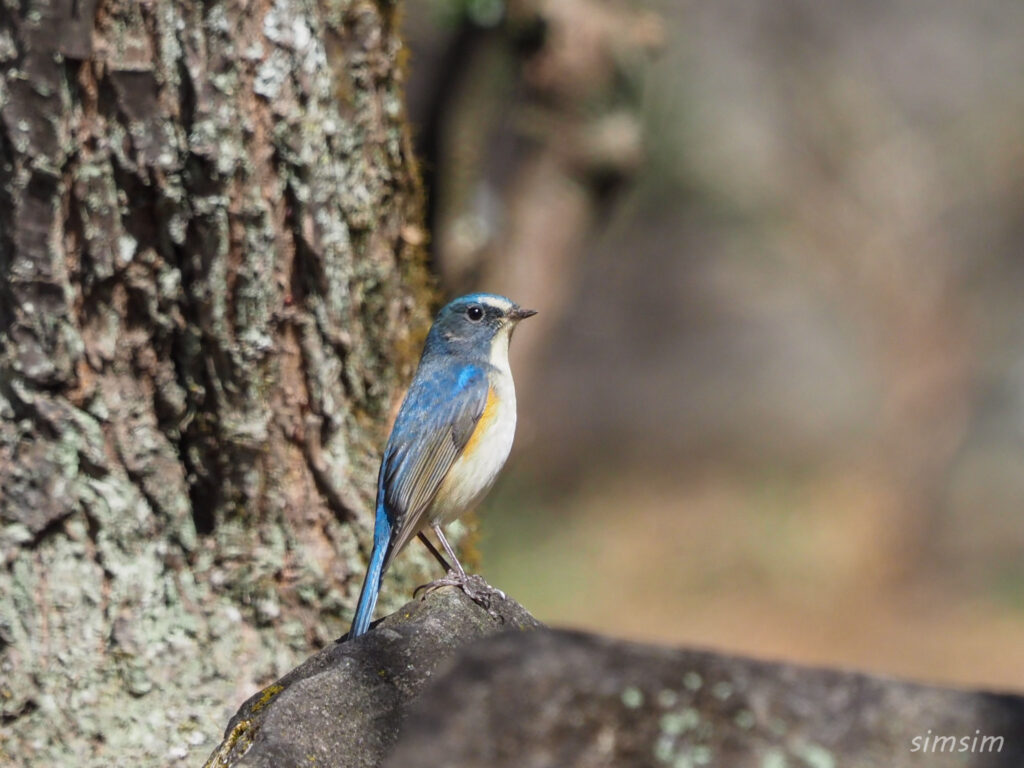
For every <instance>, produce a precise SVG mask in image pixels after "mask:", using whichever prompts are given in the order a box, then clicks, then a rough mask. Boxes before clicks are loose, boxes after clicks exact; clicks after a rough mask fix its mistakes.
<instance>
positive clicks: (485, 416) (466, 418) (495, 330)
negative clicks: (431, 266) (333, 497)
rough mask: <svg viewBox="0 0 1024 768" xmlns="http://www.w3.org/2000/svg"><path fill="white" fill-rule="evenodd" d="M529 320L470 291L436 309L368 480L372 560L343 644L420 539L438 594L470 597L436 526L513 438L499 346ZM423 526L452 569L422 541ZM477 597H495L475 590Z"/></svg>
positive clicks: (479, 485) (510, 396)
mask: <svg viewBox="0 0 1024 768" xmlns="http://www.w3.org/2000/svg"><path fill="white" fill-rule="evenodd" d="M535 314H537V313H536V312H534V311H533V310H530V309H521V308H520V307H519V306H518V305H517V304H515V303H513V302H512V301H510V300H509V299H506V298H505V297H504V296H496V295H494V294H488V293H475V294H470V295H469V296H462V297H461V298H458V299H455V300H454V301H452V302H451V303H450V304H448V305H447V306H446V307H444V309H442V310H441V311H440V312H439V313H438V315H437V317H436V318H435V320H434V325H433V327H431V329H430V333H429V334H428V335H427V340H426V343H425V344H424V347H423V355H422V357H421V358H420V364H419V367H418V368H417V369H416V375H415V377H413V380H412V384H411V385H410V387H409V391H408V392H407V393H406V395H405V400H404V401H403V402H402V407H401V409H400V410H399V412H398V417H397V418H396V419H395V425H394V427H392V429H391V437H389V438H388V443H387V447H386V448H385V449H384V457H383V459H382V460H381V464H380V474H379V475H378V477H377V517H376V523H375V525H374V531H373V552H372V554H371V555H370V564H369V566H368V567H367V570H366V579H365V581H364V582H363V589H362V592H361V593H360V595H359V605H358V607H357V608H356V615H355V618H354V619H353V620H352V629H351V630H349V635H348V636H349V638H350V639H351V638H355V637H359V635H362V634H363V633H364V632H366V630H367V629H368V628H369V626H370V620H371V619H372V618H373V609H374V607H375V606H376V605H377V595H378V594H379V593H380V585H381V579H382V578H383V576H384V573H385V572H386V571H387V569H388V567H389V566H390V565H391V563H392V561H393V560H394V559H395V556H396V555H397V554H398V553H399V552H401V551H402V548H403V547H405V545H406V544H408V543H409V541H410V539H412V537H413V536H417V535H418V536H419V537H420V539H421V540H422V541H423V543H424V544H426V545H427V547H428V548H429V549H430V551H431V552H432V553H433V554H434V556H435V557H436V558H437V559H438V561H439V562H440V563H441V564H442V566H443V567H444V568H445V569H447V571H448V574H447V576H446V577H445V578H443V579H439V580H438V581H434V582H431V583H430V584H428V585H426V587H425V588H426V589H428V590H429V589H433V588H435V587H438V586H458V587H461V588H462V589H463V590H464V591H465V592H466V593H467V594H468V595H469V596H470V597H473V598H474V599H478V598H480V597H481V595H480V592H481V590H479V589H477V588H474V587H472V586H470V584H469V579H470V577H468V576H467V575H466V571H465V570H464V569H463V567H462V565H461V564H460V563H459V561H458V558H456V557H455V553H454V552H453V551H452V548H451V546H450V545H449V544H448V541H447V539H445V536H444V531H443V530H442V526H443V525H445V524H446V523H449V522H451V521H452V520H454V519H456V518H457V517H459V516H460V515H462V514H463V513H465V512H466V511H467V510H469V509H471V508H472V507H473V506H474V505H475V504H476V503H477V502H479V501H480V500H481V499H482V498H483V496H484V494H486V493H487V491H488V490H489V489H490V487H491V485H492V484H493V483H494V480H495V478H496V477H497V476H498V472H499V471H500V470H501V468H502V466H503V465H504V464H505V459H507V458H508V453H509V450H511V448H512V438H513V436H514V435H515V431H516V391H515V385H514V384H513V382H512V371H511V370H510V369H509V364H508V344H509V340H510V339H511V338H512V332H513V331H514V330H515V328H516V325H517V324H518V323H519V321H520V320H523V319H524V318H527V317H530V316H532V315H535ZM427 526H430V527H431V528H432V529H433V530H434V533H435V534H436V535H437V538H438V539H439V540H440V542H441V546H442V547H444V551H445V552H446V553H447V555H448V557H449V558H451V560H452V562H453V563H454V568H453V567H452V566H450V565H449V564H448V562H447V561H446V560H445V559H444V557H442V556H441V554H440V553H438V552H437V550H436V549H434V547H433V545H431V544H430V541H429V540H428V539H427V538H426V537H425V536H424V535H423V531H424V529H425V528H426V527H427ZM483 591H485V592H497V590H494V589H493V588H490V587H486V585H485V587H484V590H483Z"/></svg>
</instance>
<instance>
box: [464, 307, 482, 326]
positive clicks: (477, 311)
mask: <svg viewBox="0 0 1024 768" xmlns="http://www.w3.org/2000/svg"><path fill="white" fill-rule="evenodd" d="M466 317H468V318H469V319H470V320H472V321H473V322H474V323H479V322H480V321H481V320H483V318H484V311H483V309H481V308H480V306H479V305H477V304H473V305H471V306H470V307H469V309H467V310H466Z"/></svg>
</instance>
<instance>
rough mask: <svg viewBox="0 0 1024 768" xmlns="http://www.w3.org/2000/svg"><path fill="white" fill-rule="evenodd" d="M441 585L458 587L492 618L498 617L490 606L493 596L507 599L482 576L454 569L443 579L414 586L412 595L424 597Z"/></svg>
mask: <svg viewBox="0 0 1024 768" xmlns="http://www.w3.org/2000/svg"><path fill="white" fill-rule="evenodd" d="M441 587H458V588H459V589H461V590H462V591H463V592H465V593H466V597H468V598H469V599H470V600H472V601H473V602H474V603H476V604H477V605H479V606H480V607H481V608H483V609H484V610H485V611H487V612H488V613H489V614H490V615H491V616H493V617H494V618H498V614H497V613H496V612H495V611H494V610H493V609H492V608H491V602H492V601H493V600H494V598H498V599H499V600H505V599H507V598H506V595H505V593H504V592H502V591H501V590H500V589H498V588H497V587H492V586H491V585H490V584H488V583H487V582H486V581H484V577H483V576H478V575H476V574H466V573H460V572H459V571H456V570H454V569H453V570H450V571H448V573H447V575H445V577H444V578H443V579H437V580H436V581H432V582H430V583H429V584H421V585H420V586H418V587H416V589H415V591H413V593H412V596H413V597H416V595H418V594H419V593H420V592H422V593H423V597H426V596H427V595H428V594H430V593H431V592H433V591H434V590H435V589H440V588H441Z"/></svg>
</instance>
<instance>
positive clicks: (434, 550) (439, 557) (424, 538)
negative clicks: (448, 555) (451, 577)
mask: <svg viewBox="0 0 1024 768" xmlns="http://www.w3.org/2000/svg"><path fill="white" fill-rule="evenodd" d="M416 535H417V536H419V539H420V541H422V542H423V546H425V547H426V548H427V549H428V550H430V554H432V555H433V556H434V559H435V560H437V562H439V563H440V564H441V567H442V568H444V569H445V571H450V570H451V569H452V567H451V566H450V565H448V561H447V560H445V559H444V555H442V554H441V553H440V552H438V551H437V547H435V546H434V543H433V542H432V541H431V540H430V539H428V538H427V534H425V533H424V532H423V531H420V532H419V533H417V534H416ZM445 543H446V544H447V542H445ZM453 559H454V558H453ZM455 562H458V560H456V561H455Z"/></svg>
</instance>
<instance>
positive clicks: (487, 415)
mask: <svg viewBox="0 0 1024 768" xmlns="http://www.w3.org/2000/svg"><path fill="white" fill-rule="evenodd" d="M497 415H498V396H497V395H496V394H495V393H494V387H489V388H488V389H487V402H486V403H484V410H483V413H481V414H480V419H479V420H478V421H477V423H476V429H474V430H473V434H472V435H470V436H469V440H468V441H467V443H466V447H465V448H463V449H462V455H463V456H470V455H471V454H472V453H473V452H474V451H475V450H476V449H477V448H479V447H480V445H479V443H480V440H481V438H483V436H484V435H485V434H486V433H487V430H488V429H489V428H490V426H491V422H492V421H494V417H495V416H497Z"/></svg>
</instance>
